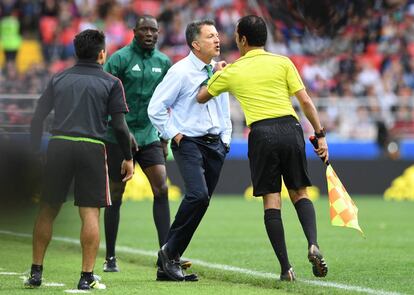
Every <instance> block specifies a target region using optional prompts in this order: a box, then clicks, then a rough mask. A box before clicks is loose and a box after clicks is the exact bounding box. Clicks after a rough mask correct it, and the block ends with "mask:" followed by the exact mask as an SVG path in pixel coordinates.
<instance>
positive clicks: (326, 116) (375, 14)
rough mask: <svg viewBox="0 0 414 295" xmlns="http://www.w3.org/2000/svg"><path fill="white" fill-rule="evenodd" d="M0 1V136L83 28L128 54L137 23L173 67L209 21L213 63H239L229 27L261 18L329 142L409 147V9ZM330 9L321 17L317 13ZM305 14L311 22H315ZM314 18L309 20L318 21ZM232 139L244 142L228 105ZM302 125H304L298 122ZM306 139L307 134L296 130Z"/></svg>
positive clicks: (348, 0) (141, 0) (19, 119)
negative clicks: (196, 26)
mask: <svg viewBox="0 0 414 295" xmlns="http://www.w3.org/2000/svg"><path fill="white" fill-rule="evenodd" d="M304 2H306V1H300V0H1V1H0V3H1V4H0V48H1V49H0V69H1V70H0V129H1V130H2V131H3V132H25V131H26V132H27V130H28V129H27V126H28V124H29V123H30V120H31V114H32V112H33V109H34V107H35V104H36V99H37V98H38V97H39V94H40V93H41V92H42V90H43V88H44V87H45V84H46V83H47V81H48V79H49V78H50V76H51V75H52V74H54V73H56V72H59V71H61V70H63V69H65V68H66V67H68V66H70V65H72V64H73V63H74V61H75V60H74V48H73V45H72V40H73V38H74V36H75V35H76V34H77V33H78V32H79V31H82V30H84V29H87V28H97V29H101V30H103V31H104V32H105V34H106V38H107V49H108V52H109V54H111V53H113V52H114V51H115V50H117V49H119V48H121V47H122V46H124V45H126V44H128V43H129V42H130V41H131V40H132V38H133V32H132V28H133V27H134V25H135V20H136V18H137V16H138V15H141V14H151V15H154V16H156V17H157V19H158V21H159V25H160V35H159V42H158V47H159V49H160V50H161V51H162V52H164V53H166V54H167V55H168V56H169V57H170V58H171V60H172V61H173V62H176V61H178V60H179V59H181V58H182V57H184V56H186V55H187V54H188V52H189V48H188V46H187V45H186V43H185V36H184V31H185V27H186V25H187V24H188V23H189V22H190V21H192V20H194V19H203V18H211V19H214V20H215V21H216V24H217V29H218V31H219V33H220V39H221V51H222V55H221V57H220V59H225V60H227V61H229V62H232V61H234V60H235V59H237V58H238V57H239V54H238V51H237V48H236V45H235V43H234V41H233V39H234V37H233V33H234V28H235V25H236V22H237V20H238V19H239V18H240V17H241V16H243V15H247V14H257V15H261V16H263V17H264V18H265V20H266V22H267V24H268V27H269V40H268V43H267V46H266V49H267V50H268V51H270V52H273V53H276V54H282V55H287V56H289V57H290V58H291V59H292V60H293V62H294V63H295V64H296V66H297V67H298V69H299V71H300V72H301V74H302V77H303V80H304V82H305V84H306V87H307V89H308V90H309V93H310V94H311V96H312V98H313V100H314V101H315V103H316V104H317V106H318V109H319V111H320V115H321V119H322V122H323V125H324V126H325V128H326V129H327V131H328V134H329V138H330V139H339V140H352V139H358V140H371V141H372V140H376V141H377V142H378V143H379V144H380V145H381V146H386V145H387V143H388V142H389V141H391V140H400V139H402V138H405V139H406V138H414V99H413V91H414V0H407V1H399V0H389V1H386V0H339V1H330V2H329V1H328V0H326V1H323V0H315V1H308V4H309V2H312V3H313V4H314V5H313V6H312V5H311V6H309V5H308V6H306V5H305V4H301V3H304ZM328 2H329V3H334V4H331V5H330V6H327V8H328V9H327V10H323V9H320V8H319V7H318V5H317V4H318V3H328ZM315 13H316V14H318V13H319V15H316V17H315ZM318 17H319V19H318ZM232 120H233V126H234V137H235V138H244V137H245V136H246V134H247V132H248V130H247V128H246V127H245V122H244V116H243V114H242V112H241V110H240V108H239V106H238V103H237V102H236V101H235V100H234V99H232ZM303 122H306V120H303ZM304 129H305V132H306V133H307V134H309V133H311V132H312V130H311V128H310V126H309V124H306V123H305V124H304Z"/></svg>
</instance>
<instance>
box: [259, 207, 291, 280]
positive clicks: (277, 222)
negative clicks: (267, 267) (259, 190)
mask: <svg viewBox="0 0 414 295" xmlns="http://www.w3.org/2000/svg"><path fill="white" fill-rule="evenodd" d="M264 222H265V226H266V231H267V235H268V237H269V240H270V243H271V244H272V247H273V250H274V251H275V254H276V256H277V259H278V260H279V263H280V267H281V271H282V273H285V272H286V271H288V270H289V268H290V267H291V266H290V263H289V258H288V255H287V250H286V243H285V232H284V229H283V223H282V217H281V214H280V210H279V209H266V210H265V214H264Z"/></svg>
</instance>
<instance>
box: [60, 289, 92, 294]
mask: <svg viewBox="0 0 414 295" xmlns="http://www.w3.org/2000/svg"><path fill="white" fill-rule="evenodd" d="M64 292H66V293H72V294H75V293H90V292H89V291H86V290H78V289H71V290H65V291H64Z"/></svg>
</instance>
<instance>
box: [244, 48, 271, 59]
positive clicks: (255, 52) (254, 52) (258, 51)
mask: <svg viewBox="0 0 414 295" xmlns="http://www.w3.org/2000/svg"><path fill="white" fill-rule="evenodd" d="M263 53H267V52H266V51H265V50H264V49H253V50H250V51H248V52H247V53H246V54H245V55H244V56H242V57H241V58H247V57H252V56H256V55H260V54H263Z"/></svg>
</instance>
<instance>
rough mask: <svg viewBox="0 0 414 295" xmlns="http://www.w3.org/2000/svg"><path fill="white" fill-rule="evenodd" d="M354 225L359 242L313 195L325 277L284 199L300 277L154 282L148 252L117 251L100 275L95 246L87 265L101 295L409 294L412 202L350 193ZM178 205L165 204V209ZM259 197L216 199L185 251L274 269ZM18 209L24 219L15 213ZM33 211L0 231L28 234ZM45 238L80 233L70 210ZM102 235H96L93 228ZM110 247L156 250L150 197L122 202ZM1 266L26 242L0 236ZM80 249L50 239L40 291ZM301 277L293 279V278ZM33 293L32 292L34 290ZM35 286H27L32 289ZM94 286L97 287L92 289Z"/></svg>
mask: <svg viewBox="0 0 414 295" xmlns="http://www.w3.org/2000/svg"><path fill="white" fill-rule="evenodd" d="M354 201H355V203H356V205H357V206H358V208H359V222H360V225H361V227H362V229H363V230H364V232H365V235H366V237H367V238H366V239H364V238H362V237H361V236H360V234H359V233H358V232H357V231H356V230H352V229H347V228H340V227H333V226H331V225H330V221H329V210H328V202H327V199H325V198H322V199H320V200H319V201H316V202H315V207H316V211H317V218H318V234H319V244H320V246H321V249H322V251H323V253H324V256H325V258H326V260H327V262H328V266H329V273H328V276H327V277H326V278H324V279H317V278H314V277H313V275H312V272H311V267H310V264H309V262H308V261H307V259H306V255H307V251H306V248H307V245H306V240H305V237H304V235H303V232H302V229H301V227H300V224H299V221H298V219H297V216H296V212H295V211H294V208H293V206H292V205H291V204H290V203H289V202H287V201H285V202H284V208H283V210H282V212H283V220H284V227H285V233H286V240H287V246H288V251H289V258H290V261H291V263H292V265H293V266H294V269H295V271H296V274H297V276H298V279H299V281H297V282H295V283H294V284H289V283H281V282H279V281H278V280H276V279H272V278H263V277H260V276H257V275H248V274H243V273H239V272H232V271H225V270H220V269H216V268H210V267H206V266H201V265H197V263H195V264H194V266H193V267H192V268H191V270H192V271H194V272H196V273H198V274H199V277H200V281H199V282H197V283H169V282H167V283H160V282H156V281H155V271H156V269H155V267H154V263H155V257H153V256H145V255H140V254H133V253H131V252H128V251H119V252H118V254H117V255H118V257H119V261H120V267H121V272H120V273H116V274H107V273H103V272H102V268H101V267H102V263H103V260H104V252H103V251H100V253H99V255H98V259H97V266H96V268H95V272H96V273H97V274H99V275H101V276H102V278H103V281H104V283H106V284H107V286H108V289H107V290H105V291H102V293H105V294H360V293H358V292H357V291H355V290H351V291H346V290H341V289H338V288H333V287H326V286H314V285H311V284H309V283H308V282H306V281H304V280H312V281H313V282H314V281H316V282H329V283H336V284H343V285H346V286H358V287H361V288H370V289H374V290H382V291H386V292H398V293H403V294H414V281H413V277H412V272H413V269H414V251H413V250H412V249H413V246H414V230H413V225H412V224H413V223H412V218H411V216H412V212H413V210H414V203H412V202H401V203H400V202H385V201H383V200H382V199H380V198H372V197H365V198H363V197H359V198H357V197H354ZM178 204H179V203H178V202H172V203H171V212H172V216H174V214H175V212H176V210H177V207H178ZM262 210H263V209H262V204H261V202H256V201H245V200H244V199H242V198H230V197H229V198H216V197H213V200H212V202H211V204H210V208H209V210H208V211H207V214H206V216H205V218H204V219H203V221H202V223H201V225H200V227H199V229H198V230H197V232H196V234H195V235H194V237H193V240H192V242H191V243H190V246H189V248H188V249H187V251H186V253H185V256H186V257H189V258H191V259H194V260H196V259H197V260H202V261H204V262H208V263H211V264H222V265H229V266H234V267H239V268H243V269H249V270H252V271H256V272H260V273H273V274H275V276H276V275H278V274H279V272H280V269H279V264H278V262H277V260H276V258H275V255H274V253H273V250H272V249H271V247H270V243H269V241H268V239H267V236H266V233H265V229H264V225H263V212H262ZM22 215H24V216H25V217H24V218H23V217H22ZM33 218H34V210H29V211H25V212H24V213H22V214H20V215H19V214H13V218H12V217H9V218H5V216H3V217H2V218H0V230H9V231H13V232H19V233H31V230H32V224H33ZM54 236H59V237H70V238H72V239H78V237H79V217H78V214H77V210H76V208H74V207H73V205H72V204H71V203H67V204H66V205H65V206H64V208H63V210H62V212H61V214H60V215H59V217H58V218H57V220H56V223H55V231H54ZM102 240H103V235H102ZM118 245H122V246H126V247H130V248H134V249H141V250H147V251H152V252H154V253H155V251H156V250H157V248H158V245H157V239H156V232H155V227H154V225H153V221H152V203H151V202H148V201H146V202H125V203H124V204H123V207H122V212H121V224H120V231H119V238H118ZM0 251H1V252H0V253H2V259H1V260H0V268H2V270H0V272H6V271H7V272H18V273H21V272H24V271H27V270H28V268H29V266H30V263H31V239H30V238H27V237H15V236H11V235H6V234H1V233H0ZM80 259H81V256H80V247H79V246H78V245H77V244H73V243H67V242H63V241H52V243H51V245H50V247H49V250H48V253H47V256H46V260H45V266H44V267H45V271H44V277H45V281H46V282H60V283H64V284H65V285H66V286H65V287H46V286H44V287H41V292H42V294H61V293H63V290H65V289H73V288H75V287H76V283H77V280H78V277H79V271H80ZM301 280H302V281H301ZM38 291H40V290H38ZM38 291H33V293H34V292H38ZM27 292H31V291H27V290H24V289H22V279H20V278H19V276H6V275H0V294H12V295H13V294H27ZM99 292H101V291H99Z"/></svg>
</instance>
